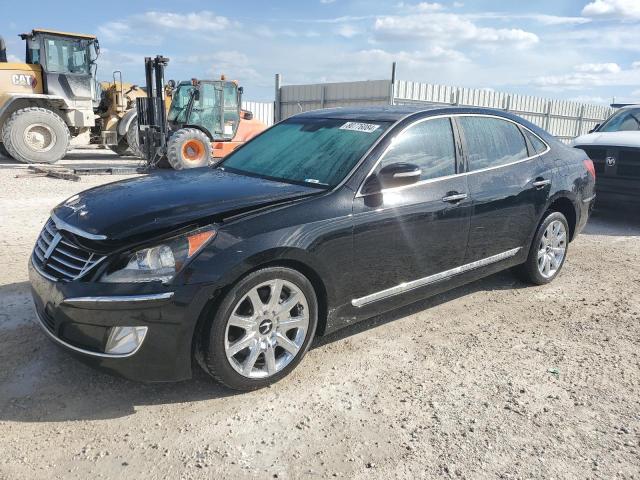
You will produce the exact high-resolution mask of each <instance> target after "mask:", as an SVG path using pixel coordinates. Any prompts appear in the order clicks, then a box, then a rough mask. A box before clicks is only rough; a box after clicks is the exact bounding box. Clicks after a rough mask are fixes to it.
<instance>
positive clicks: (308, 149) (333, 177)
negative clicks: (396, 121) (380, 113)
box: [222, 118, 390, 187]
mask: <svg viewBox="0 0 640 480" xmlns="http://www.w3.org/2000/svg"><path fill="white" fill-rule="evenodd" d="M389 125H390V123H389V122H370V121H363V122H355V121H347V120H338V119H332V118H299V119H296V118H292V119H290V120H286V121H284V122H282V123H279V124H278V125H276V126H274V127H272V128H270V129H269V130H267V131H266V132H264V133H263V134H262V135H260V136H258V137H256V138H255V139H253V140H251V141H250V142H248V143H247V144H246V145H244V146H243V147H242V148H240V149H239V150H237V151H235V152H234V153H232V154H231V155H229V156H228V157H227V159H226V160H225V161H224V162H223V163H222V167H223V168H224V169H225V170H231V171H234V172H237V173H248V174H253V175H258V176H262V177H267V178H271V179H275V180H282V181H285V182H292V183H304V184H311V185H317V186H322V187H334V186H336V185H337V184H338V183H340V182H341V181H342V180H343V179H344V177H345V176H346V175H347V173H349V171H350V170H351V169H352V168H353V167H354V166H355V164H356V163H357V162H358V160H359V159H360V158H361V157H362V155H364V154H365V152H366V151H367V150H368V149H369V147H371V145H373V143H374V142H375V141H376V140H377V139H378V138H379V137H380V135H382V133H383V132H384V131H385V130H386V129H387V128H388V127H389Z"/></svg>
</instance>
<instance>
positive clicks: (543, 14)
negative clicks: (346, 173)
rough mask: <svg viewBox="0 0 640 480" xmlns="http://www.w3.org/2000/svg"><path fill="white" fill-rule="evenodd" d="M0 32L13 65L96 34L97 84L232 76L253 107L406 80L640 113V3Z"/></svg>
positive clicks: (311, 4)
mask: <svg viewBox="0 0 640 480" xmlns="http://www.w3.org/2000/svg"><path fill="white" fill-rule="evenodd" d="M0 12H1V15H0V34H2V35H3V36H4V37H5V39H6V40H7V43H8V49H9V54H10V55H12V57H11V58H12V59H13V60H14V61H16V60H17V59H21V58H23V55H24V46H23V45H22V41H21V40H20V39H19V38H18V37H17V34H18V33H21V32H23V31H28V30H29V29H30V28H32V27H46V28H53V29H59V30H68V31H78V32H84V33H97V35H98V36H99V38H100V43H101V46H102V55H101V57H100V59H99V65H100V67H99V75H100V77H101V78H109V77H110V75H111V73H110V72H111V71H112V70H113V69H120V70H122V71H123V73H124V76H125V80H127V81H133V82H137V83H141V82H143V78H144V72H143V63H142V59H143V57H144V56H152V55H155V54H158V53H161V54H164V55H166V56H168V57H170V58H171V63H170V65H169V68H168V71H167V78H174V79H176V80H180V79H188V78H191V77H199V78H211V77H213V76H214V75H216V76H217V75H219V74H220V73H225V74H226V75H227V77H228V78H235V79H238V80H239V81H240V83H241V85H244V87H245V92H246V98H248V99H252V100H272V99H273V78H274V74H275V73H282V74H283V78H284V82H285V83H287V84H298V83H314V82H324V81H346V80H366V79H381V78H388V77H389V74H390V68H391V62H392V61H394V60H395V61H397V63H398V78H400V79H403V80H416V81H425V82H435V83H441V84H447V85H457V86H468V87H477V88H492V89H495V90H503V91H509V92H514V93H526V94H534V95H541V96H546V97H554V98H563V99H572V100H575V99H577V100H583V101H590V102H596V103H608V102H610V101H611V99H612V97H614V96H615V97H616V100H618V101H633V100H635V101H640V0H566V1H562V0H554V1H552V0H537V1H535V2H528V1H527V2H524V1H516V0H511V1H497V0H467V1H465V0H460V1H442V2H411V1H402V2H399V1H376V0H304V1H302V0H300V1H277V0H274V1H271V2H262V1H244V2H229V1H225V2H223V1H195V0H187V1H184V0H183V1H180V2H176V1H175V0H173V1H154V2H150V1H137V2H134V1H122V0H111V1H110V2H107V3H104V2H102V3H95V2H93V3H91V2H69V1H61V0H59V1H56V2H51V1H49V2H42V1H31V2H28V3H27V2H22V3H18V2H9V1H7V0H0Z"/></svg>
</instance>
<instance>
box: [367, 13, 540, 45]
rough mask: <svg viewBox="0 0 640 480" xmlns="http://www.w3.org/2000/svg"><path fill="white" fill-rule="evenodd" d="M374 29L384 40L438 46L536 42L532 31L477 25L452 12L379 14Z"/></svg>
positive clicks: (535, 36)
mask: <svg viewBox="0 0 640 480" xmlns="http://www.w3.org/2000/svg"><path fill="white" fill-rule="evenodd" d="M373 28H374V31H375V32H376V34H377V35H378V36H379V37H381V38H383V39H401V40H409V39H414V40H415V39H416V38H424V39H429V40H430V41H432V42H435V43H438V44H440V45H446V44H459V43H462V42H473V43H475V44H498V43H499V44H505V43H507V44H509V45H512V46H514V47H517V48H519V47H528V46H531V45H534V44H536V43H538V41H539V38H538V36H537V35H536V34H535V33H532V32H527V31H524V30H522V29H519V28H490V27H479V26H477V25H476V24H474V23H473V22H472V21H470V20H468V19H467V18H465V17H464V16H462V15H456V14H451V13H434V14H415V15H403V16H397V15H389V16H381V17H378V18H377V19H376V21H375V24H374V27H373Z"/></svg>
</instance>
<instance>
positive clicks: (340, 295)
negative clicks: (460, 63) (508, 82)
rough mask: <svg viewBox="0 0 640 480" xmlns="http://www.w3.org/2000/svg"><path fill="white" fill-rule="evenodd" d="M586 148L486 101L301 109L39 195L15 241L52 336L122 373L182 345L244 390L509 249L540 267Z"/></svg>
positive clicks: (552, 260) (183, 351)
mask: <svg viewBox="0 0 640 480" xmlns="http://www.w3.org/2000/svg"><path fill="white" fill-rule="evenodd" d="M594 185H595V174H594V170H593V164H592V163H591V161H590V160H589V159H588V158H587V157H586V155H585V154H584V152H582V151H580V150H577V149H572V148H568V147H566V146H564V145H563V144H561V143H559V142H558V141H557V140H555V139H554V138H553V137H552V136H550V135H549V134H547V133H546V132H544V131H542V130H540V129H539V128H538V127H536V126H534V125H532V124H530V123H528V122H527V121H525V120H522V119H521V118H519V117H516V116H513V115H510V114H507V113H505V112H501V111H494V110H487V109H475V108H474V109H471V108H440V107H438V108H414V107H386V108H372V109H335V110H321V111H315V112H308V113H303V114H300V115H297V116H295V117H292V118H289V119H287V120H285V121H284V122H281V123H279V124H277V125H275V126H274V127H272V128H270V129H269V130H267V131H265V132H264V133H262V134H261V135H259V136H258V137H256V138H255V139H254V140H252V141H251V142H248V143H247V144H245V145H244V146H242V147H241V148H240V149H238V150H236V151H235V152H234V153H233V154H231V155H230V156H228V157H227V158H226V159H225V160H224V161H223V162H222V163H221V164H219V165H217V166H216V167H213V168H205V169H194V170H189V171H182V172H173V171H167V172H156V173H153V174H151V175H148V176H145V177H140V178H136V179H130V180H125V181H121V182H116V183H111V184H108V185H104V186H101V187H97V188H93V189H90V190H87V191H85V192H83V193H81V194H79V195H75V196H73V197H72V198H69V199H68V200H67V201H65V202H63V203H62V204H60V205H58V206H57V207H56V208H54V209H53V211H52V214H51V218H50V219H49V221H48V222H47V223H46V225H45V226H44V228H43V230H42V232H41V234H40V236H39V238H38V240H37V243H36V246H35V248H34V251H33V255H32V256H31V260H30V263H29V266H30V279H31V285H32V287H33V298H34V301H35V306H36V310H37V314H38V317H39V321H40V323H41V324H42V327H43V329H44V331H45V332H46V334H47V335H48V336H49V337H51V339H53V340H54V342H56V343H57V344H59V345H61V346H62V347H64V348H66V349H67V350H70V351H71V352H75V353H76V354H77V355H79V356H80V357H81V358H83V359H85V360H87V361H89V362H90V363H92V364H94V365H96V366H99V367H102V368H104V369H107V370H109V371H112V372H117V373H119V374H121V375H124V376H126V377H129V378H133V379H139V380H146V381H167V380H180V379H185V378H189V377H190V376H191V374H192V360H194V359H195V360H197V361H198V362H199V363H200V365H201V366H202V367H203V368H204V370H205V371H207V372H208V373H210V374H211V375H212V376H213V377H214V378H216V379H218V380H219V381H220V382H222V383H224V384H225V385H227V386H229V387H231V388H234V389H241V390H250V389H255V388H259V387H262V386H265V385H268V384H270V383H272V382H275V381H277V380H279V379H281V378H282V377H284V376H285V375H287V374H288V373H289V372H291V370H293V368H295V366H296V365H297V364H298V363H299V362H300V360H301V359H302V357H303V356H304V354H305V352H306V351H307V350H308V348H309V345H310V343H311V341H312V339H313V338H314V337H315V336H316V335H324V334H327V333H329V332H333V331H335V330H336V329H339V328H341V327H343V326H346V325H349V324H352V323H353V322H356V321H358V320H361V319H364V318H367V317H371V316H373V315H376V314H380V313H381V312H384V311H387V310H390V309H393V308H396V307H398V306H401V305H404V304H408V303H411V302H414V301H416V300H417V299H420V298H424V297H427V296H429V295H434V294H437V293H439V292H442V291H444V290H447V289H450V288H453V287H456V286H458V285H461V284H463V283H466V282H469V281H472V280H475V279H478V278H481V277H484V276H486V275H489V274H492V273H494V272H497V271H499V270H503V269H506V268H510V267H516V268H515V269H516V271H517V272H518V273H519V274H520V275H521V277H522V278H523V279H525V280H526V281H528V282H531V283H534V284H544V283H547V282H550V281H551V280H553V279H554V278H555V277H556V276H557V275H558V273H559V272H560V270H561V268H562V265H563V263H564V261H565V259H566V256H567V248H568V245H569V242H570V241H571V240H572V239H574V238H575V237H576V235H577V234H578V233H579V232H580V231H581V229H582V228H583V227H584V225H585V223H586V222H587V219H588V216H589V212H590V208H591V205H592V203H593V200H594Z"/></svg>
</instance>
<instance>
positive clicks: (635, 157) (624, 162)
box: [617, 149, 640, 177]
mask: <svg viewBox="0 0 640 480" xmlns="http://www.w3.org/2000/svg"><path fill="white" fill-rule="evenodd" d="M617 173H618V176H619V177H640V150H626V149H620V152H619V153H618V172H617Z"/></svg>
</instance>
